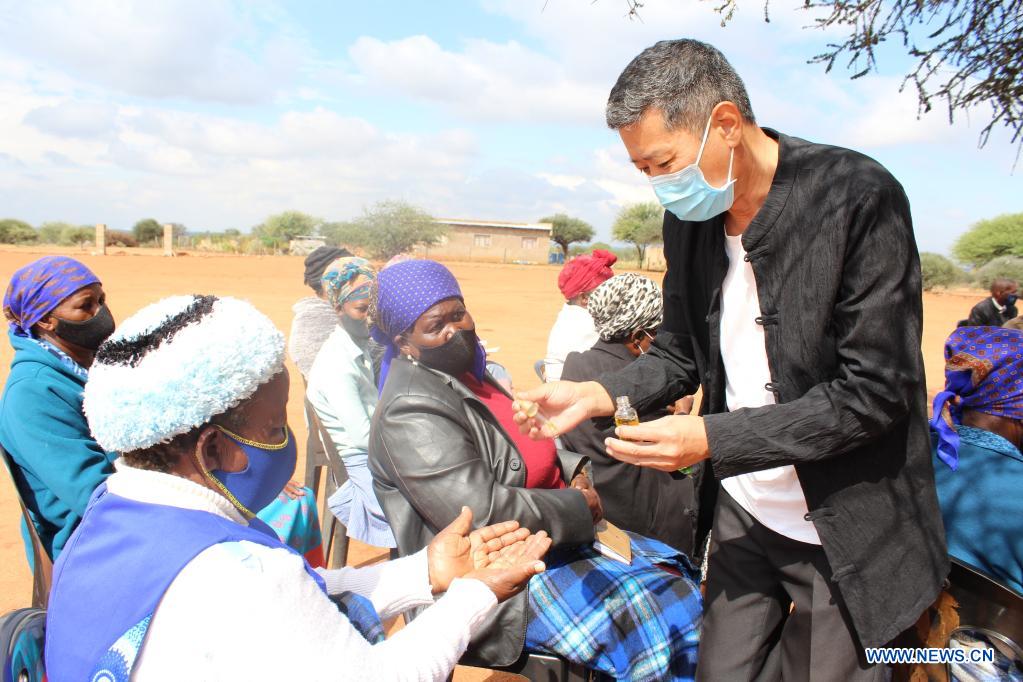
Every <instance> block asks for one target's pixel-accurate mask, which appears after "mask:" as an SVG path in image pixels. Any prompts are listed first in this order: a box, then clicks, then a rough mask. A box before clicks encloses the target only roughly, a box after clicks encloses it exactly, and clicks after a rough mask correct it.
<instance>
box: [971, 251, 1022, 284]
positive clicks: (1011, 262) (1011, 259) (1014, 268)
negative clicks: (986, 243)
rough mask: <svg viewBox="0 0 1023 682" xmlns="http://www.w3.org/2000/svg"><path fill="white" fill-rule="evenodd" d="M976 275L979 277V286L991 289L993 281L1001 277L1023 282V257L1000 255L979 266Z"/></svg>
mask: <svg viewBox="0 0 1023 682" xmlns="http://www.w3.org/2000/svg"><path fill="white" fill-rule="evenodd" d="M974 276H975V277H976V278H977V284H978V286H980V287H981V288H982V289H990V288H991V282H993V281H994V280H996V279H998V278H999V277H1006V278H1008V279H1011V280H1015V281H1016V282H1020V283H1023V258H1017V257H1015V256H1000V257H998V258H995V259H994V260H992V261H990V262H988V263H985V264H984V266H983V267H980V268H977V270H976V271H975V272H974Z"/></svg>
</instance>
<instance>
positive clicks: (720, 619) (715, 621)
mask: <svg viewBox="0 0 1023 682" xmlns="http://www.w3.org/2000/svg"><path fill="white" fill-rule="evenodd" d="M696 677H697V680H700V681H701V682H726V681H727V682H744V681H746V680H757V681H758V682H760V681H767V680H784V681H785V682H796V681H799V680H813V681H814V682H822V681H824V680H835V681H836V682H838V681H841V682H853V681H855V682H859V681H861V680H862V681H868V680H869V681H874V680H884V679H885V668H884V666H881V665H875V666H871V667H868V666H867V665H866V663H865V662H864V659H863V653H862V647H861V646H860V644H859V640H858V639H857V637H856V634H855V632H854V631H853V629H852V625H851V622H850V620H849V617H848V613H847V612H846V609H845V607H844V605H843V604H842V602H841V600H840V599H839V595H838V591H837V589H835V588H834V586H833V585H832V583H831V568H830V566H829V565H828V561H827V559H826V558H825V556H824V550H823V549H821V548H820V547H819V546H818V545H810V544H807V543H804V542H799V541H797V540H792V539H790V538H787V537H785V536H783V535H779V534H778V533H775V532H774V531H772V530H770V529H769V528H767V527H766V526H764V525H763V524H762V523H760V522H759V521H757V520H756V519H754V518H753V517H752V516H750V514H749V513H747V512H746V510H745V509H743V508H742V507H741V506H739V504H738V503H737V502H736V501H735V500H733V499H732V497H731V496H730V495H728V493H727V492H725V491H724V490H723V489H722V490H721V491H720V494H719V496H718V503H717V508H716V509H715V513H714V530H713V533H712V535H711V546H710V557H709V564H708V569H707V595H706V599H705V606H704V617H703V630H702V632H701V635H700V658H699V664H698V666H697V669H696Z"/></svg>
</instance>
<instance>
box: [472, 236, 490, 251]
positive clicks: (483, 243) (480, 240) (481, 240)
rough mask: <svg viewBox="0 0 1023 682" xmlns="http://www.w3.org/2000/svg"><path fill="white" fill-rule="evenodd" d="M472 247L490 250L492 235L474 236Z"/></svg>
mask: <svg viewBox="0 0 1023 682" xmlns="http://www.w3.org/2000/svg"><path fill="white" fill-rule="evenodd" d="M472 245H473V246H475V247H476V248H477V249H487V248H490V235H489V234H477V235H473V240H472Z"/></svg>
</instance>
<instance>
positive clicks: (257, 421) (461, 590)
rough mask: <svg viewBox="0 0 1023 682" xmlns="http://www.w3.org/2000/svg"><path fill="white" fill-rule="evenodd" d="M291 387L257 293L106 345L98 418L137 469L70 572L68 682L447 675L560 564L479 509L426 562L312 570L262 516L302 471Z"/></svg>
mask: <svg viewBox="0 0 1023 682" xmlns="http://www.w3.org/2000/svg"><path fill="white" fill-rule="evenodd" d="M288 385H289V377H288V373H287V370H285V368H284V336H283V335H282V334H281V333H280V332H279V331H277V329H275V328H274V326H273V323H271V322H270V320H269V319H267V318H266V317H265V316H264V315H262V314H261V313H260V312H259V311H257V310H256V309H255V308H253V307H252V306H251V305H250V304H248V303H246V302H244V301H240V300H237V299H230V298H220V299H218V298H216V297H214V296H178V297H173V298H169V299H166V300H164V301H160V302H159V303H155V304H153V305H151V306H148V307H147V308H144V309H143V310H141V311H139V313H137V314H136V315H135V316H134V317H132V318H130V319H128V320H125V322H124V323H123V324H122V326H121V329H120V331H119V332H118V333H117V334H116V335H115V336H114V337H113V338H111V340H110V341H108V342H107V343H106V344H104V345H103V347H102V348H101V349H100V351H99V353H98V354H97V357H96V361H95V363H94V364H93V367H92V373H91V376H90V379H89V382H88V383H87V384H86V387H85V410H86V413H87V414H88V416H89V425H90V427H91V428H92V432H93V434H95V436H96V440H97V441H98V442H99V443H100V444H101V445H102V446H103V447H104V448H105V449H106V450H108V451H116V452H119V453H120V454H121V458H120V459H119V460H118V461H117V463H116V464H117V471H116V472H115V473H114V474H113V475H112V476H110V477H109V478H108V479H107V481H106V483H105V484H104V485H102V486H101V487H100V488H99V489H98V490H97V491H96V494H95V495H94V496H93V498H92V500H91V501H90V503H89V508H88V510H87V511H86V513H85V517H84V518H83V519H82V523H81V525H80V526H79V528H78V530H77V531H76V532H75V534H74V535H73V536H72V538H71V541H70V542H69V543H68V545H67V547H66V548H65V551H64V553H63V554H61V556H60V559H58V560H57V563H56V565H55V566H54V573H53V576H54V579H53V588H52V590H51V593H50V603H49V609H48V610H47V614H46V648H45V656H46V672H47V675H48V677H49V679H52V680H110V681H115V680H117V681H120V680H124V681H127V680H128V679H132V680H140V681H142V680H147V679H161V680H256V679H259V680H265V679H280V680H285V679H288V680H291V679H295V680H302V679H330V678H339V679H340V678H344V679H357V680H371V679H372V680H378V679H381V680H382V679H416V680H443V679H446V678H447V676H448V675H449V674H450V672H451V670H452V668H453V667H454V665H455V662H456V661H457V659H458V657H459V655H460V654H461V653H462V651H463V650H464V649H465V646H466V643H467V642H468V641H469V638H470V637H471V636H472V635H473V634H474V633H475V632H477V631H478V630H479V628H480V627H481V624H482V623H483V622H484V621H485V619H486V617H487V615H488V614H489V613H490V612H492V611H493V609H494V608H495V606H496V603H497V601H498V600H499V599H504V598H507V597H509V596H511V595H512V594H513V593H515V592H516V591H518V590H519V589H521V588H522V587H523V585H524V584H525V582H526V581H527V580H528V579H529V578H530V577H532V576H533V575H534V574H535V573H536V572H538V571H541V570H543V564H542V563H540V562H538V561H537V560H538V559H539V558H540V556H542V554H543V552H544V551H545V550H546V548H547V546H548V545H549V542H550V540H549V539H548V538H544V537H543V536H542V535H535V536H532V537H529V533H528V531H526V530H524V529H518V530H517V524H515V523H507V524H499V525H497V526H494V527H490V528H484V529H481V530H480V531H477V532H476V533H474V534H472V535H468V531H469V529H470V526H471V523H472V517H471V514H470V513H469V512H468V510H464V511H463V513H462V514H460V515H459V516H458V518H457V519H456V520H455V521H454V523H452V524H451V525H450V526H448V527H447V528H445V529H444V530H443V531H441V533H440V534H438V536H437V539H436V541H434V542H432V543H431V544H430V546H429V547H428V548H427V549H426V551H424V552H420V553H418V554H416V555H415V556H413V557H409V558H408V559H404V560H400V561H394V562H390V563H385V564H380V565H376V566H371V567H369V568H365V569H354V568H344V569H341V570H337V571H327V570H314V569H312V568H311V567H310V566H309V564H308V563H307V562H306V561H305V560H303V558H302V557H301V556H300V555H299V554H298V553H297V552H296V551H295V550H294V549H292V548H290V547H288V546H287V545H285V544H283V543H282V542H281V541H280V540H279V539H278V538H277V537H276V536H275V535H274V534H273V532H271V531H270V529H269V528H267V527H266V525H265V524H263V523H261V522H260V521H259V520H258V519H257V518H256V517H255V515H254V513H253V510H254V509H259V508H260V507H262V506H264V505H265V504H266V503H267V502H268V501H269V500H271V499H272V498H273V497H274V496H276V495H277V494H278V492H280V490H281V488H282V487H283V486H284V484H285V483H286V482H287V480H288V477H289V476H290V475H291V472H292V470H293V469H294V467H295V458H296V447H295V439H294V434H293V433H292V432H291V430H290V429H289V428H288V426H287V421H286V420H287V402H288ZM459 578H466V579H459ZM346 591H350V592H353V593H356V594H357V595H363V597H364V598H361V597H358V596H353V595H351V594H349V595H346V594H345V592H346ZM445 591H446V594H445V595H444V596H443V597H441V598H439V599H437V600H436V601H434V597H433V595H435V594H440V593H442V592H445ZM366 599H368V600H369V603H367V601H366ZM416 605H430V606H429V608H427V609H426V611H425V612H424V614H423V617H422V619H421V622H419V621H417V622H415V623H413V624H411V625H409V626H408V627H407V628H405V629H404V630H402V631H401V632H399V633H398V634H396V635H395V636H394V637H392V638H391V639H390V640H387V641H386V642H382V641H380V640H381V639H382V627H381V625H380V620H379V617H388V616H391V615H395V614H398V613H401V612H402V611H404V610H405V609H407V608H409V607H411V606H416ZM339 608H340V610H339ZM378 616H379V617H378Z"/></svg>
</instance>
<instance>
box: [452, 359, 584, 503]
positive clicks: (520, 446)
mask: <svg viewBox="0 0 1023 682" xmlns="http://www.w3.org/2000/svg"><path fill="white" fill-rule="evenodd" d="M462 383H464V384H465V385H466V386H467V387H468V388H469V390H470V391H472V392H473V393H475V394H476V397H477V398H479V399H480V401H481V402H482V403H483V404H484V405H486V406H487V409H489V410H490V412H491V414H493V415H494V417H495V418H496V419H497V423H498V424H500V425H501V426H502V427H504V430H505V431H507V432H508V435H509V436H511V439H512V442H513V443H514V444H515V448H516V449H517V450H518V451H519V454H520V455H522V461H523V463H524V464H525V465H526V487H527V488H548V489H555V490H556V489H558V488H565V487H566V485H565V482H564V481H563V480H561V467H560V466H559V465H558V452H557V449H556V448H555V447H554V441H552V440H550V439H546V438H545V439H544V440H533V439H531V438H530V437H529V436H527V435H525V434H522V433H519V425H518V424H516V423H515V420H514V419H513V418H512V415H514V414H515V411H514V410H512V399H511V398H509V397H508V396H506V395H505V394H504V393H503V392H502V391H501V390H500V389H498V388H495V387H494V386H492V385H490V384H488V383H486V382H484V383H480V382H478V381H476V378H475V377H474V376H472V375H471V374H466V375H465V376H463V377H462Z"/></svg>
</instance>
